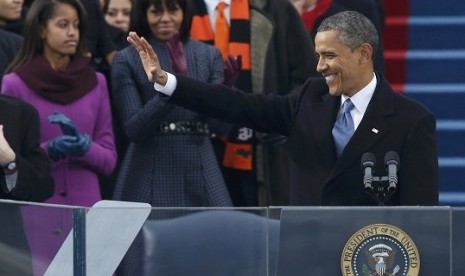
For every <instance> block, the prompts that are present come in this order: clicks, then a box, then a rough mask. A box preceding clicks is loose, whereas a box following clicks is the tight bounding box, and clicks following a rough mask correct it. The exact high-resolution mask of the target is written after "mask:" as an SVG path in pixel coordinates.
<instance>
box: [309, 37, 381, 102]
mask: <svg viewBox="0 0 465 276" xmlns="http://www.w3.org/2000/svg"><path fill="white" fill-rule="evenodd" d="M315 50H316V53H317V56H318V65H317V71H318V72H320V73H321V74H322V75H323V76H324V77H325V78H326V83H327V85H328V87H329V93H330V94H331V95H332V96H340V95H342V94H344V95H346V96H348V97H351V96H353V95H354V94H355V93H357V92H358V91H360V90H361V89H362V88H363V87H365V86H366V85H367V84H368V83H369V82H370V80H371V79H372V78H373V69H372V63H371V52H370V51H371V47H370V46H369V45H368V44H366V43H364V44H362V45H360V46H359V47H357V48H356V49H354V50H352V49H351V48H350V47H348V46H347V45H345V44H344V43H343V42H342V41H341V40H339V38H338V32H337V31H335V30H330V31H323V32H318V33H317V34H316V37H315ZM370 68H371V69H370Z"/></svg>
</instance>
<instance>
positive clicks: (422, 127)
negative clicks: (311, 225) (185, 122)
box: [169, 74, 438, 205]
mask: <svg viewBox="0 0 465 276" xmlns="http://www.w3.org/2000/svg"><path fill="white" fill-rule="evenodd" d="M177 78H178V84H177V88H176V90H175V91H174V94H173V95H172V96H171V97H170V98H169V101H170V102H173V103H175V104H178V105H181V106H183V107H186V108H190V109H192V110H194V111H197V112H203V113H205V114H206V115H209V116H211V117H217V118H219V119H222V120H225V121H229V122H234V123H239V124H242V125H246V126H248V127H250V128H254V129H258V130H259V131H263V132H277V133H280V134H283V135H287V136H288V140H289V141H288V142H289V143H288V146H289V154H290V182H291V195H290V203H291V205H377V204H378V203H377V201H376V200H375V199H374V198H372V197H370V196H369V195H368V194H367V193H365V191H364V187H363V172H362V170H361V167H360V159H361V156H362V155H363V153H365V152H373V153H374V154H375V156H376V159H377V164H378V165H377V167H376V172H375V175H379V176H385V175H386V174H387V173H386V171H385V169H384V155H385V153H386V152H388V151H396V152H398V153H399V156H400V170H399V175H398V178H399V183H398V185H397V192H396V193H395V194H394V195H393V196H392V197H391V199H390V200H389V201H388V202H387V203H386V204H387V205H436V204H438V160H437V151H436V121H435V117H434V115H433V114H432V113H431V112H430V111H429V110H428V109H426V108H425V107H424V106H422V105H421V104H419V103H417V102H414V101H413V100H411V99H408V98H407V97H405V96H403V95H401V94H397V93H395V92H394V91H393V90H392V89H391V88H390V86H389V85H388V83H387V82H386V80H385V79H383V78H382V76H381V75H379V74H377V79H378V84H377V87H376V90H375V93H374V95H373V98H372V99H371V102H370V103H369V105H368V107H367V110H366V113H365V115H364V117H363V120H362V122H361V123H360V125H359V127H358V128H357V130H356V132H355V133H354V135H353V137H352V139H351V140H350V141H349V143H348V144H347V146H346V148H345V150H344V153H343V154H342V156H341V157H340V158H339V159H336V157H335V150H334V143H333V138H332V134H331V130H332V127H333V125H334V122H335V119H336V115H337V111H338V108H339V104H340V97H331V96H330V95H329V94H328V87H327V85H326V82H325V80H324V78H310V79H309V80H308V81H307V82H306V83H305V84H304V85H303V87H302V88H301V89H300V91H297V92H295V93H292V94H290V95H286V96H277V95H268V96H263V95H253V94H252V95H250V94H243V93H242V92H240V91H237V90H232V89H228V88H226V87H224V86H212V85H207V84H201V83H197V82H194V81H192V80H189V79H187V78H184V77H181V76H179V77H177Z"/></svg>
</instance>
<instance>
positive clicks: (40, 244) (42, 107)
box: [1, 73, 116, 275]
mask: <svg viewBox="0 0 465 276" xmlns="http://www.w3.org/2000/svg"><path fill="white" fill-rule="evenodd" d="M97 79H98V83H97V86H96V87H95V88H93V89H92V90H91V91H90V92H89V93H87V94H86V95H85V96H83V97H82V98H80V99H79V100H77V101H75V102H73V103H70V104H66V105H61V104H58V103H54V102H51V101H49V100H47V99H45V98H43V97H41V96H39V95H38V94H37V93H35V92H34V91H32V90H31V89H30V88H29V87H28V86H26V84H25V83H24V82H23V80H22V79H21V78H19V76H18V75H17V74H15V73H10V74H7V75H5V76H4V78H3V82H2V89H1V91H2V93H3V94H7V95H11V96H15V97H18V98H21V99H23V100H24V101H26V102H28V103H30V104H32V105H33V106H34V107H35V108H36V109H37V110H38V112H39V117H40V124H41V130H40V142H41V146H42V148H44V149H46V148H47V142H48V141H49V140H51V139H54V138H55V137H57V136H60V135H62V132H61V129H60V127H59V125H57V124H51V123H50V122H49V121H48V116H49V115H51V114H53V113H54V112H55V111H58V112H60V113H63V114H65V115H66V116H68V117H69V118H71V119H72V120H73V121H74V122H75V124H76V126H77V128H78V130H79V132H80V133H82V134H89V135H90V136H91V137H92V145H91V147H90V149H89V151H88V152H87V153H86V154H85V155H84V156H82V157H66V158H64V159H62V160H59V161H57V162H53V163H52V175H53V178H54V180H55V193H54V195H53V196H52V197H51V198H50V199H48V200H47V201H46V202H47V203H53V204H64V205H77V206H85V207H90V206H92V205H93V204H94V203H96V202H97V201H99V200H100V199H101V196H100V188H99V182H98V175H99V174H110V173H111V172H112V171H113V169H114V167H115V164H116V150H115V144H114V137H113V129H112V118H111V116H112V115H111V111H110V100H109V95H108V88H107V83H106V80H105V78H104V76H103V75H102V74H100V73H97ZM22 211H23V220H24V224H25V229H26V236H27V239H28V242H29V246H30V247H31V252H32V255H33V262H34V264H33V265H34V274H35V275H43V273H44V272H45V269H46V268H47V266H48V264H49V263H50V261H51V260H52V259H53V257H54V255H55V254H56V252H57V251H58V249H59V247H60V246H61V244H62V243H63V241H64V239H65V238H66V236H67V235H68V233H69V230H70V229H71V226H72V212H71V210H62V209H61V208H60V209H57V208H52V207H50V208H49V207H47V208H45V207H40V208H39V207H35V208H32V207H27V208H23V210H22Z"/></svg>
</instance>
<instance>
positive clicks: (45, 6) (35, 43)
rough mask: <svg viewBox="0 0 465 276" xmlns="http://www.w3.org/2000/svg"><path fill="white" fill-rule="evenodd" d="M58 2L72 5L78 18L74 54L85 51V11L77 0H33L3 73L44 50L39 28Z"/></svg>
mask: <svg viewBox="0 0 465 276" xmlns="http://www.w3.org/2000/svg"><path fill="white" fill-rule="evenodd" d="M58 4H68V5H70V6H72V7H74V8H75V9H76V11H77V14H78V18H79V26H78V28H79V43H78V45H77V48H76V53H75V56H81V55H83V54H84V53H85V52H86V50H87V49H86V29H87V23H86V21H87V20H86V18H87V16H86V11H85V9H84V7H83V6H82V4H81V2H79V0H34V1H33V2H32V5H31V7H30V8H29V10H28V12H27V14H26V20H25V21H24V39H23V42H22V44H21V49H20V50H19V52H18V54H17V55H16V57H15V58H14V59H13V61H12V62H11V63H10V65H8V67H7V68H6V70H5V73H10V72H13V71H15V70H16V69H18V68H19V67H21V66H22V65H24V64H25V63H27V62H29V61H30V60H31V59H32V58H33V57H34V56H36V55H38V54H42V53H43V51H44V41H43V39H42V37H41V33H42V31H41V29H42V28H45V26H46V24H47V21H49V20H50V19H51V18H52V17H53V16H54V15H55V11H56V6H57V5H58Z"/></svg>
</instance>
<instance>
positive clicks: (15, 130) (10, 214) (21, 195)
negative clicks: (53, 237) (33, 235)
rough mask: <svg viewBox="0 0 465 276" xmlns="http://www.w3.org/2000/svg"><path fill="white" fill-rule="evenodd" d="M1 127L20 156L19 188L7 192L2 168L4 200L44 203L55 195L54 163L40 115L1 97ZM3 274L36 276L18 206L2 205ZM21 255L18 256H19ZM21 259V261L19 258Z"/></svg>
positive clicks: (0, 260) (0, 190) (0, 248)
mask: <svg viewBox="0 0 465 276" xmlns="http://www.w3.org/2000/svg"><path fill="white" fill-rule="evenodd" d="M0 124H2V125H3V132H4V135H5V139H6V140H7V142H8V143H9V145H10V146H11V147H12V149H13V150H14V152H15V153H16V160H17V161H16V163H17V166H18V178H17V182H16V187H15V188H14V189H13V190H12V191H11V192H5V190H4V189H5V188H6V183H5V177H4V174H3V170H2V169H1V168H0V186H1V188H0V198H1V199H13V200H24V201H44V200H46V199H47V198H49V197H50V196H52V195H53V190H54V186H53V178H52V176H51V174H50V161H49V159H48V157H47V155H46V154H45V153H44V152H43V150H42V149H41V148H40V146H39V115H38V113H37V111H36V110H35V109H34V108H33V107H32V106H31V105H29V104H27V103H25V102H23V101H21V100H19V99H17V98H12V97H8V96H4V95H0ZM0 221H1V222H2V225H3V226H2V227H0V275H32V267H31V261H30V259H29V258H30V255H29V254H30V253H29V249H28V246H27V243H26V239H25V236H24V232H23V225H22V221H21V213H20V210H19V208H18V205H15V204H12V203H10V204H8V203H0ZM16 254H18V255H16ZM18 256H19V258H18Z"/></svg>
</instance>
